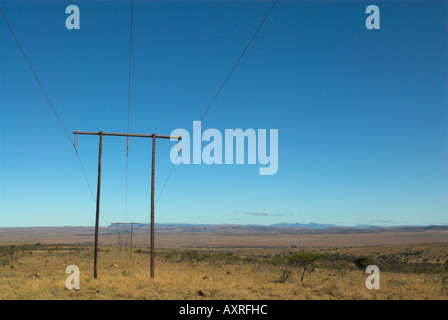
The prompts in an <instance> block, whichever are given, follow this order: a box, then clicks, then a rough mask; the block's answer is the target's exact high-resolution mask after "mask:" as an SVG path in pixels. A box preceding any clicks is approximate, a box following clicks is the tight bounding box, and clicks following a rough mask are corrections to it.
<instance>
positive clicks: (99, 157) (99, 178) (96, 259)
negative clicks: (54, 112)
mask: <svg viewBox="0 0 448 320" xmlns="http://www.w3.org/2000/svg"><path fill="white" fill-rule="evenodd" d="M99 136H100V147H99V151H98V184H97V188H96V217H95V254H94V258H93V259H94V260H93V277H94V278H95V279H96V278H97V276H98V273H97V264H98V225H99V220H100V195H101V157H102V153H103V131H100V132H99Z"/></svg>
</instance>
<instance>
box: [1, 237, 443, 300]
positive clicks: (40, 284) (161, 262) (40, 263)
mask: <svg viewBox="0 0 448 320" xmlns="http://www.w3.org/2000/svg"><path fill="white" fill-rule="evenodd" d="M0 249H1V250H0V253H1V255H0V259H1V260H0V299H13V300H22V299H63V300H65V299H88V300H91V299H147V300H149V299H158V300H160V299H170V300H171V299H181V300H184V299H186V300H200V299H206V300H258V299H266V300H270V299H275V300H302V299H341V300H342V299H381V300H389V299H406V300H409V299H419V300H420V299H421V300H424V299H429V300H435V299H444V300H446V299H448V292H447V283H446V275H447V273H448V269H447V261H448V243H446V242H439V243H423V244H401V245H387V246H382V245H380V246H351V247H349V246H346V247H319V248H317V247H316V248H305V249H304V248H295V247H294V248H253V249H250V248H240V249H238V248H234V249H228V248H227V249H226V248H224V249H201V248H195V249H191V248H165V249H157V251H156V264H155V266H156V268H155V278H154V279H151V278H150V271H149V268H150V267H149V266H150V264H149V261H150V255H149V250H148V249H147V248H146V247H140V248H134V250H133V255H132V261H131V260H130V259H129V258H125V257H123V256H124V253H122V256H121V257H120V258H119V259H118V260H117V258H116V248H115V247H114V246H101V247H100V252H99V261H98V278H97V279H94V278H93V247H92V246H90V245H66V244H65V245H64V244H62V245H56V244H23V245H2V246H0ZM303 250H306V251H307V252H311V253H313V254H315V255H319V256H320V257H321V258H320V259H319V260H318V261H317V263H316V265H315V266H314V267H313V272H309V271H308V272H306V273H305V276H304V279H303V283H301V281H300V274H301V269H300V268H299V267H298V266H294V265H292V264H291V263H290V262H289V261H288V258H287V257H288V256H290V255H291V254H293V253H294V252H301V251H303ZM361 256H367V257H369V258H370V259H372V260H371V261H373V262H375V263H376V264H378V266H379V267H380V289H378V290H376V289H372V290H368V289H367V288H366V286H365V281H366V278H367V276H368V274H366V273H364V271H363V270H362V269H360V268H357V267H356V265H355V264H354V263H353V261H354V259H355V258H356V257H361ZM69 265H76V266H78V267H79V270H80V289H79V290H68V289H66V283H65V281H66V279H67V277H68V276H69V275H68V274H66V273H65V270H66V267H67V266H69ZM444 279H445V280H444Z"/></svg>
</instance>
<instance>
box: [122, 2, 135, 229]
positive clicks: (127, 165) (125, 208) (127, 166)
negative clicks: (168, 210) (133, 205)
mask: <svg viewBox="0 0 448 320" xmlns="http://www.w3.org/2000/svg"><path fill="white" fill-rule="evenodd" d="M133 13H134V0H131V30H130V32H129V80H128V123H127V124H128V125H127V134H129V119H130V110H131V65H132V20H133ZM128 173H129V137H126V183H125V199H124V222H126V215H127V207H128Z"/></svg>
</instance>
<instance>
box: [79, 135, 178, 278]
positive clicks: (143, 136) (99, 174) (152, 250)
mask: <svg viewBox="0 0 448 320" xmlns="http://www.w3.org/2000/svg"><path fill="white" fill-rule="evenodd" d="M73 134H74V135H75V136H76V135H78V134H84V135H93V136H97V135H99V136H100V146H99V152H98V184H97V195H96V219H95V257H94V271H93V276H94V278H96V277H97V260H98V225H99V216H100V192H101V156H102V148H103V136H118V137H139V138H152V165H151V167H152V168H151V237H150V238H151V272H150V274H151V278H154V256H155V243H154V242H155V237H154V223H155V222H154V216H155V212H154V181H155V159H156V139H157V138H160V139H170V140H177V142H178V143H179V141H180V140H182V137H179V136H167V135H157V134H155V133H153V134H134V133H112V132H103V131H100V132H84V131H73Z"/></svg>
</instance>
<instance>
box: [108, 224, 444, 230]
mask: <svg viewBox="0 0 448 320" xmlns="http://www.w3.org/2000/svg"><path fill="white" fill-rule="evenodd" d="M149 225H150V224H149V223H141V224H137V225H134V226H137V227H146V226H149ZM219 226H221V227H230V228H244V227H249V228H250V227H256V228H291V229H312V230H324V229H370V230H372V229H410V230H412V229H425V230H448V225H444V224H441V225H403V226H377V225H356V226H341V225H335V224H320V223H315V222H310V223H276V224H271V225H259V224H246V225H237V224H194V223H156V227H164V228H207V227H219ZM109 227H114V226H112V225H111V226H109Z"/></svg>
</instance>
